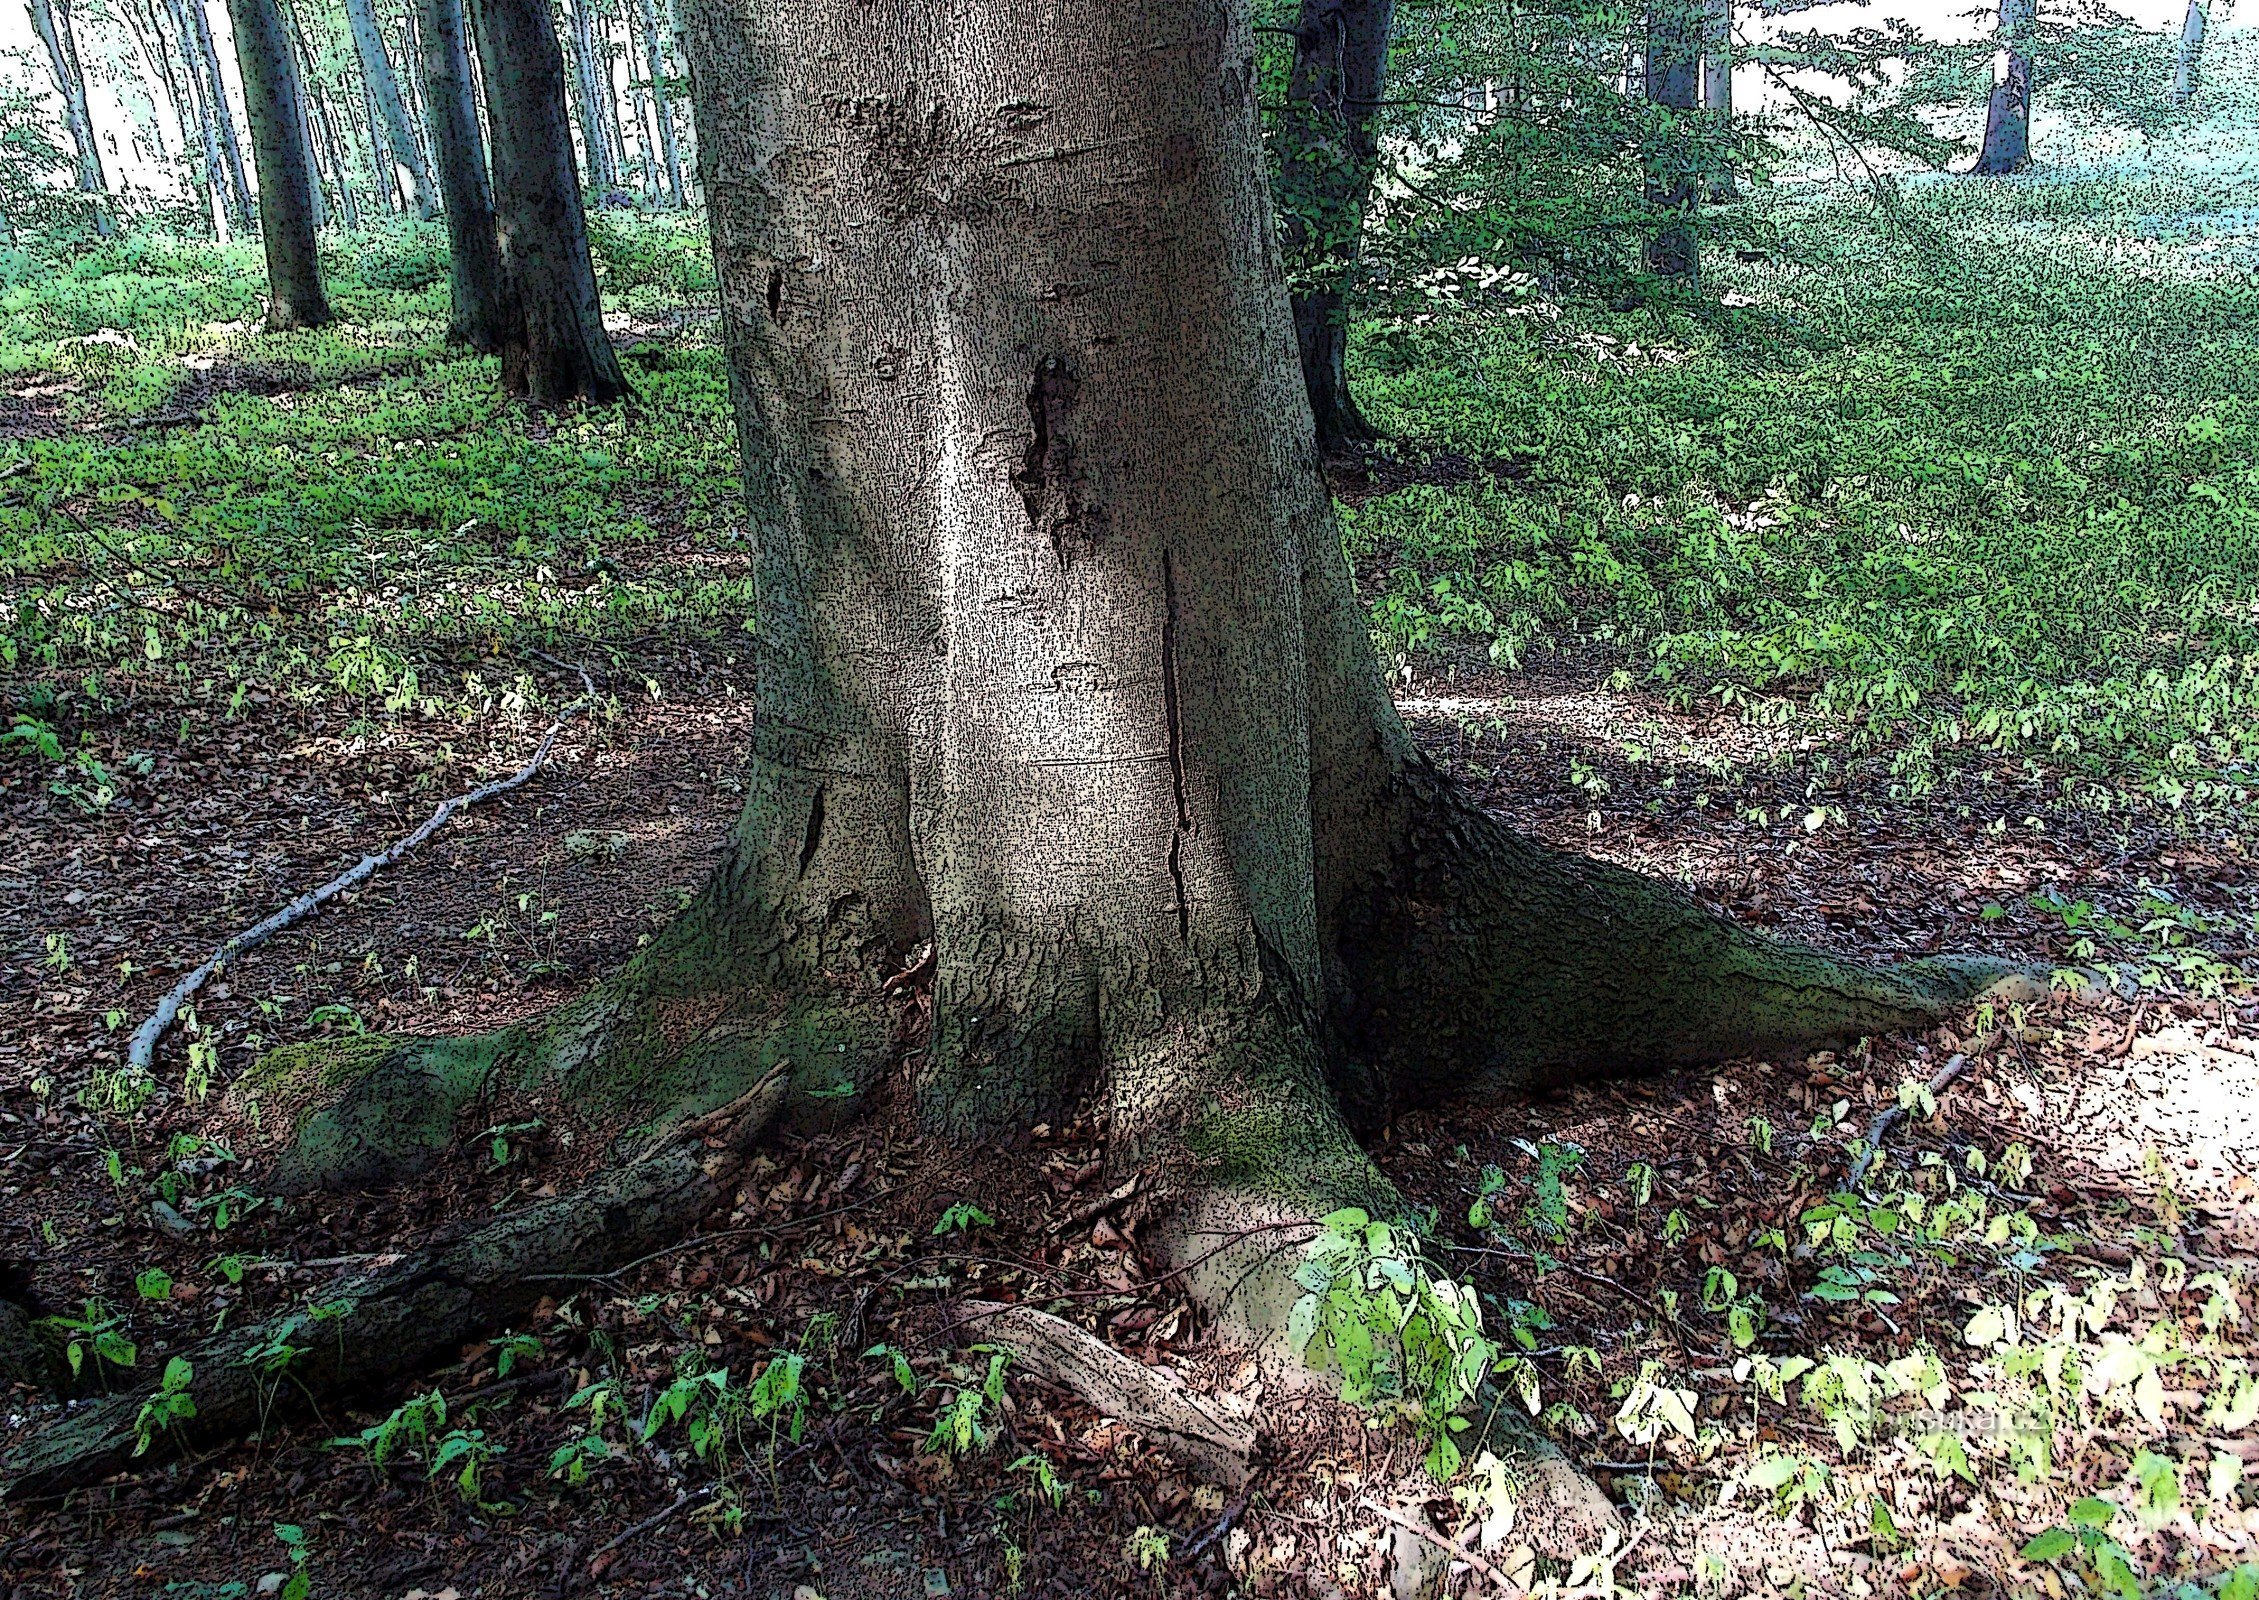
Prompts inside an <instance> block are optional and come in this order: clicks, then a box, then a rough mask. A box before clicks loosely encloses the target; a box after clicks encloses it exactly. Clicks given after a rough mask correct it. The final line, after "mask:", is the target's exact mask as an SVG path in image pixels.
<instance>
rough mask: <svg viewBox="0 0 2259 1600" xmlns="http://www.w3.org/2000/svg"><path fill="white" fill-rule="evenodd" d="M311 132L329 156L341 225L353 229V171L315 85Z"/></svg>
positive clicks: (356, 207) (356, 208)
mask: <svg viewBox="0 0 2259 1600" xmlns="http://www.w3.org/2000/svg"><path fill="white" fill-rule="evenodd" d="M311 104H312V108H313V116H314V132H315V134H316V136H317V137H318V138H319V139H320V140H321V146H322V149H323V151H324V152H326V154H327V156H328V159H329V172H330V179H331V181H332V182H334V183H335V184H336V185H337V205H338V209H339V210H340V211H342V212H344V213H345V226H346V227H347V228H349V229H351V230H353V231H354V232H356V233H357V232H359V231H360V227H361V207H360V203H359V201H358V200H357V199H356V198H355V197H354V194H353V171H352V167H351V165H350V164H349V163H348V162H347V160H346V155H345V149H346V146H345V141H344V140H342V139H340V138H338V136H337V116H336V113H335V112H334V111H333V110H332V108H331V106H330V101H329V96H328V95H327V94H326V93H324V92H323V91H322V90H321V89H320V88H318V87H317V88H315V89H314V91H313V94H312V98H311Z"/></svg>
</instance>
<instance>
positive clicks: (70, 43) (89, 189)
mask: <svg viewBox="0 0 2259 1600" xmlns="http://www.w3.org/2000/svg"><path fill="white" fill-rule="evenodd" d="M29 5H30V8H31V31H32V32H34V33H36V34H37V35H39V42H40V44H41V45H42V46H43V47H44V48H45V49H46V52H47V65H48V69H49V70H50V71H51V72H52V73H53V74H54V76H55V91H56V93H57V94H59V95H61V96H62V100H63V128H64V131H65V132H66V133H68V134H69V135H70V140H71V153H72V156H73V158H74V161H75V165H76V172H75V174H74V176H75V178H76V181H77V184H78V188H79V192H80V193H82V194H87V195H92V196H94V197H95V199H94V228H95V231H96V232H97V233H99V234H100V235H101V236H102V237H103V238H108V237H109V236H110V233H111V231H112V229H113V228H114V226H115V222H114V219H113V218H112V217H111V215H110V208H109V205H108V203H107V202H108V196H109V184H108V183H107V182H106V181H105V180H104V178H103V176H102V147H101V146H100V145H99V144H97V143H96V142H95V138H94V118H93V115H92V114H91V113H90V112H89V111H88V110H87V105H86V72H85V69H84V68H83V67H81V66H80V65H79V59H78V32H77V29H76V28H75V27H74V26H73V25H72V21H71V7H70V0H29Z"/></svg>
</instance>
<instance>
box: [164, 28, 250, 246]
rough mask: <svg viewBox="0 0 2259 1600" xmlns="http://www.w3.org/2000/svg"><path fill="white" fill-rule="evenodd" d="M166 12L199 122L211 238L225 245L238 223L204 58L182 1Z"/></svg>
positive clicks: (203, 185)
mask: <svg viewBox="0 0 2259 1600" xmlns="http://www.w3.org/2000/svg"><path fill="white" fill-rule="evenodd" d="M165 11H166V14H167V15H168V16H169V17H170V18H171V19H172V33H173V38H174V39H175V40H177V41H178V43H179V45H180V56H181V66H182V69H183V72H184V74H185V76H186V78H187V100H186V103H187V105H188V108H189V110H190V111H191V112H192V113H193V114H194V116H195V119H196V142H197V145H198V148H199V149H200V150H201V151H202V153H203V158H204V164H203V182H202V184H201V186H200V187H201V190H202V193H203V196H204V203H205V206H206V210H207V213H208V215H209V216H210V218H211V221H212V236H213V237H214V238H216V239H217V240H218V241H219V242H220V243H221V244H223V245H224V244H227V243H228V242H229V241H230V240H231V239H233V238H234V236H235V230H236V228H237V227H238V225H239V220H238V215H237V211H236V205H235V197H234V195H233V193H232V192H231V191H230V188H229V184H228V177H227V164H226V161H225V159H224V158H223V157H222V156H221V154H220V141H219V128H218V120H217V118H215V117H214V115H213V113H212V105H211V99H210V96H209V95H208V93H207V92H206V90H205V71H204V62H203V58H202V56H201V55H200V54H199V52H198V50H197V45H196V38H195V34H194V31H193V30H192V29H191V28H190V26H189V22H188V16H187V13H186V12H185V11H184V10H183V9H182V6H181V0H165Z"/></svg>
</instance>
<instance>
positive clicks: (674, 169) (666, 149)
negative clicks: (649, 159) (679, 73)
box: [635, 0, 683, 206]
mask: <svg viewBox="0 0 2259 1600" xmlns="http://www.w3.org/2000/svg"><path fill="white" fill-rule="evenodd" d="M635 20H636V21H638V22H640V23H641V24H642V34H643V41H642V42H643V74H644V77H645V78H646V79H647V80H648V81H649V83H650V86H651V112H652V121H653V122H654V123H655V124H656V126H657V129H658V134H659V159H660V160H661V162H663V163H664V164H665V176H666V183H667V190H666V193H667V203H668V204H669V205H673V206H680V205H681V204H682V203H683V194H682V153H681V151H680V150H678V149H677V148H676V146H675V121H674V108H673V107H672V106H671V105H669V104H668V101H667V59H666V49H665V46H664V44H663V42H662V41H661V39H660V37H659V18H658V14H657V12H656V11H654V10H653V8H652V5H651V0H635Z"/></svg>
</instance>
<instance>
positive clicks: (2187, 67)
mask: <svg viewBox="0 0 2259 1600" xmlns="http://www.w3.org/2000/svg"><path fill="white" fill-rule="evenodd" d="M2210 25H2211V13H2210V10H2209V8H2208V7H2207V6H2206V4H2205V0H2188V10H2187V11H2186V12H2184V13H2183V14H2182V16H2181V42H2180V47H2179V49H2178V50H2176V51H2175V52H2174V55H2173V104H2174V105H2176V106H2185V105H2187V104H2188V103H2189V101H2191V100H2193V99H2195V98H2196V90H2197V85H2198V84H2199V83H2201V82H2202V81H2203V74H2204V34H2205V31H2206V30H2207V28H2209V27H2210Z"/></svg>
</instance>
